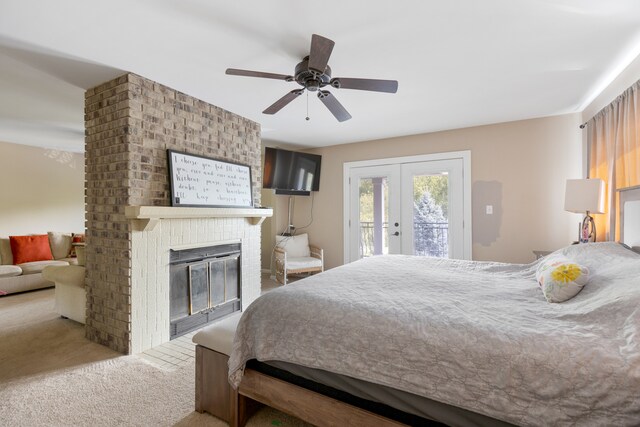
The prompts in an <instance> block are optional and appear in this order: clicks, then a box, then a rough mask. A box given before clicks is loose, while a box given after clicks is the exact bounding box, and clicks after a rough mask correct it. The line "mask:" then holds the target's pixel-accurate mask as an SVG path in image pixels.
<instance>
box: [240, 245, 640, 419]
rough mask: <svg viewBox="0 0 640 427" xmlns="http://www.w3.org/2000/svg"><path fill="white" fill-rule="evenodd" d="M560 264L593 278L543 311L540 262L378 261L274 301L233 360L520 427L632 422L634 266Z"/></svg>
mask: <svg viewBox="0 0 640 427" xmlns="http://www.w3.org/2000/svg"><path fill="white" fill-rule="evenodd" d="M559 252H562V253H563V254H564V255H565V256H567V257H569V258H571V259H573V260H574V261H576V262H578V263H581V264H583V265H586V266H587V267H588V268H589V269H590V271H591V278H590V281H589V282H588V283H587V285H586V286H585V288H584V289H583V290H582V292H581V293H580V294H578V295H577V296H576V297H575V298H573V299H571V300H569V301H567V302H565V303H562V304H550V303H548V302H546V301H545V299H544V297H543V295H542V292H541V291H540V289H539V287H538V284H537V283H536V281H535V277H534V273H535V268H536V266H537V263H533V264H529V265H512V264H499V263H485V262H470V261H456V260H441V259H434V258H421V257H410V256H400V255H398V256H384V257H373V258H368V259H364V260H362V261H358V262H355V263H352V264H349V265H345V266H342V267H339V268H335V269H332V270H329V271H327V272H325V273H323V274H321V275H317V276H313V277H310V278H308V279H305V280H302V281H300V282H298V283H294V284H292V285H288V286H287V287H284V288H280V289H277V290H274V291H271V292H269V293H267V294H265V295H263V296H262V297H260V298H259V299H258V300H256V301H255V302H254V303H253V304H251V306H250V307H249V308H248V309H247V310H246V312H245V313H244V315H243V316H242V319H241V321H240V324H239V326H238V330H237V333H236V337H235V341H234V344H233V352H232V354H231V359H230V361H229V367H230V380H231V382H232V384H234V385H236V386H237V385H238V384H239V382H240V380H241V377H242V372H243V368H244V364H245V363H246V361H248V360H250V359H258V360H261V361H265V360H280V361H285V362H290V363H295V364H298V365H303V366H307V367H312V368H318V369H324V370H327V371H331V372H335V373H339V374H343V375H348V376H351V377H354V378H358V379H362V380H366V381H370V382H374V383H379V384H383V385H386V386H390V387H394V388H397V389H401V390H405V391H408V392H411V393H414V394H418V395H422V396H426V397H429V398H431V399H434V400H438V401H440V402H444V403H447V404H450V405H454V406H458V407H461V408H465V409H468V410H471V411H475V412H479V413H482V414H486V415H489V416H491V417H494V418H497V419H501V420H504V421H508V422H511V423H515V424H519V425H531V426H540V425H581V426H582V425H603V426H604V425H607V426H611V425H616V426H622V425H639V424H640V347H639V341H640V335H639V334H640V255H638V254H635V253H633V252H631V251H630V250H628V249H625V248H623V247H622V246H620V245H618V244H615V243H597V244H589V245H575V246H570V247H568V248H565V249H563V250H562V251H559Z"/></svg>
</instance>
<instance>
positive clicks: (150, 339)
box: [85, 73, 267, 354]
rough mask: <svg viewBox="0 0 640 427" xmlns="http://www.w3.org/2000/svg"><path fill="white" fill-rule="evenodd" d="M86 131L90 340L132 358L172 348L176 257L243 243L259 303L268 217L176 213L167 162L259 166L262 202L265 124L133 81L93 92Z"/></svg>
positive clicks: (245, 282) (248, 290) (249, 287)
mask: <svg viewBox="0 0 640 427" xmlns="http://www.w3.org/2000/svg"><path fill="white" fill-rule="evenodd" d="M85 127H86V138H85V141H86V143H85V175H86V178H85V200H86V232H87V248H86V258H87V259H86V268H87V277H86V284H87V322H86V336H87V338H89V339H90V340H93V341H95V342H98V343H100V344H104V345H106V346H108V347H111V348H112V349H114V350H116V351H119V352H122V353H129V354H130V353H136V352H139V351H143V350H145V349H147V348H150V347H152V346H155V345H158V344H161V343H162V342H165V341H168V339H169V299H168V298H169V290H168V277H169V251H170V250H171V249H176V248H187V247H197V246H200V245H205V244H207V245H208V244H219V243H221V242H229V241H234V242H242V263H243V264H242V266H241V271H242V294H243V299H242V306H243V307H246V305H248V304H249V303H250V302H251V301H252V300H253V299H255V298H256V297H257V296H258V295H259V293H260V226H259V221H256V220H255V219H256V218H260V217H264V216H267V214H266V213H265V212H259V210H257V209H247V210H245V212H244V213H243V214H240V212H239V211H238V210H234V211H233V212H231V213H230V212H228V211H229V210H228V209H227V210H225V209H221V210H217V211H216V210H215V209H213V210H212V209H203V210H198V211H197V212H193V209H189V208H170V207H169V205H170V194H169V191H170V190H169V178H168V170H167V157H166V150H167V149H173V150H178V151H185V152H188V153H191V154H197V155H203V156H207V157H213V158H218V159H223V160H231V161H234V162H237V163H242V164H246V165H249V166H251V176H252V180H253V182H252V185H253V198H254V202H255V203H256V204H259V202H260V187H261V183H260V179H261V178H260V177H261V166H260V153H261V142H260V125H259V124H258V123H255V122H253V121H250V120H248V119H245V118H243V117H240V116H238V115H235V114H233V113H231V112H228V111H225V110H223V109H221V108H219V107H216V106H214V105H211V104H208V103H206V102H204V101H201V100H198V99H196V98H193V97H191V96H188V95H186V94H184V93H181V92H178V91H176V90H174V89H171V88H169V87H167V86H164V85H161V84H159V83H156V82H153V81H151V80H149V79H145V78H143V77H141V76H138V75H135V74H132V73H128V74H125V75H123V76H120V77H118V78H116V79H114V80H112V81H109V82H106V83H104V84H101V85H99V86H97V87H94V88H92V89H89V90H88V91H87V92H86V94H85ZM146 207H148V208H149V209H154V208H155V209H161V211H157V210H155V211H154V210H151V211H149V210H146V211H145V208H146ZM162 208H164V209H165V210H162ZM167 209H168V210H167ZM175 209H182V210H179V211H175ZM184 209H187V210H186V211H185V210H184ZM141 212H142V213H141ZM144 212H147V214H145V213H144ZM149 212H151V213H152V214H149ZM158 212H161V213H160V214H159V213H158ZM185 212H186V215H182V214H183V213H185ZM205 213H206V214H205ZM145 215H146V216H145ZM149 217H150V218H149ZM150 224H152V225H153V226H150ZM165 284H166V286H165ZM165 326H166V328H165Z"/></svg>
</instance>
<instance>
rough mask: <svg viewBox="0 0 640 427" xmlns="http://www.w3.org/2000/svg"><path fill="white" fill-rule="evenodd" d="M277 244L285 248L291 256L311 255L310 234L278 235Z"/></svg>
mask: <svg viewBox="0 0 640 427" xmlns="http://www.w3.org/2000/svg"><path fill="white" fill-rule="evenodd" d="M276 246H277V247H279V248H282V249H284V251H285V252H286V253H287V256H289V257H293V258H299V257H308V256H309V255H310V252H309V235H308V234H306V233H305V234H300V235H298V236H276Z"/></svg>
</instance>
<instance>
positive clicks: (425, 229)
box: [360, 221, 449, 258]
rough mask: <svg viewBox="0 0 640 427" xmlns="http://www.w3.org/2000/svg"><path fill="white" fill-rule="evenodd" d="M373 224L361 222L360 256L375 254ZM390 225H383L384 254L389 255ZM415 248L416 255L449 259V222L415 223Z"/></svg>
mask: <svg viewBox="0 0 640 427" xmlns="http://www.w3.org/2000/svg"><path fill="white" fill-rule="evenodd" d="M373 224H374V223H373V222H367V221H365V222H360V254H361V255H362V257H369V256H372V255H373V254H374V240H373V236H374V226H373ZM387 229H388V223H386V222H384V223H382V239H383V240H382V242H383V244H382V247H383V248H384V249H383V253H387V250H386V249H387V248H388V247H389V246H388V244H387V240H388V235H389V234H388V233H387ZM413 246H414V254H415V255H423V256H431V257H437V258H447V257H448V256H449V223H448V222H418V221H417V222H414V223H413Z"/></svg>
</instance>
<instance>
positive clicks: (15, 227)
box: [0, 142, 84, 236]
mask: <svg viewBox="0 0 640 427" xmlns="http://www.w3.org/2000/svg"><path fill="white" fill-rule="evenodd" d="M47 231H69V232H83V231H84V156H83V155H82V154H78V153H69V152H65V151H56V150H51V149H45V148H37V147H30V146H26V145H17V144H9V143H6V142H0V236H8V235H20V234H31V233H46V232H47Z"/></svg>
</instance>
